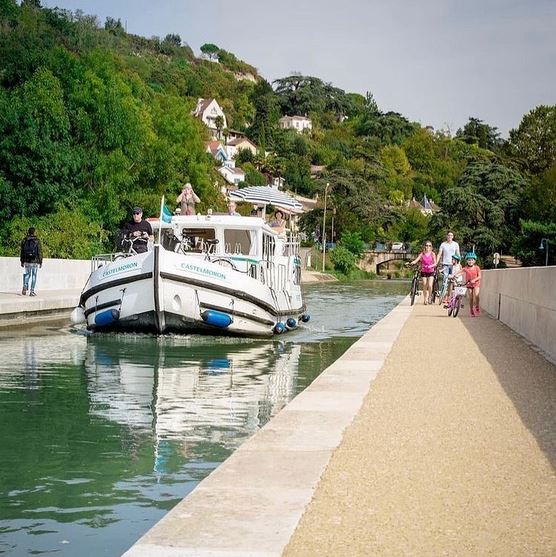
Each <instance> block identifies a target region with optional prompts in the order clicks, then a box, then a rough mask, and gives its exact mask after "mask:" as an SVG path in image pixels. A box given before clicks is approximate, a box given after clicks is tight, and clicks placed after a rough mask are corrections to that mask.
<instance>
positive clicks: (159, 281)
mask: <svg viewBox="0 0 556 557" xmlns="http://www.w3.org/2000/svg"><path fill="white" fill-rule="evenodd" d="M80 305H81V306H82V307H83V308H84V311H85V318H86V322H87V327H88V329H90V330H93V331H101V330H104V331H134V332H155V333H172V332H173V333H182V334H192V333H200V334H225V335H241V336H271V335H272V334H274V332H275V327H276V324H277V323H286V321H287V320H288V319H289V318H293V319H295V320H296V322H297V321H299V319H300V317H301V315H302V314H303V313H304V311H305V307H304V305H303V303H302V298H301V290H300V288H299V287H294V288H291V289H290V290H289V291H288V290H287V289H286V290H283V291H278V292H277V291H274V290H273V289H271V288H270V287H269V286H267V285H265V284H264V283H263V282H261V280H258V279H256V278H253V277H251V276H248V274H246V273H239V272H238V271H237V270H234V269H232V268H230V267H228V266H223V265H222V264H219V263H214V262H211V261H208V260H203V259H200V258H191V257H185V256H183V255H180V254H176V253H173V252H169V251H166V250H164V249H163V248H161V247H160V246H158V245H157V246H155V248H154V250H153V251H151V252H149V253H147V254H140V255H135V256H133V257H126V258H124V259H121V260H117V261H114V262H110V263H107V264H106V265H104V266H103V267H100V268H99V269H97V270H96V271H94V272H93V273H92V274H91V277H90V278H89V281H88V282H87V285H86V286H85V289H84V291H83V293H82V295H81V301H80ZM222 316H226V319H224V318H222ZM228 322H229V324H228V325H227V326H222V324H226V323H228Z"/></svg>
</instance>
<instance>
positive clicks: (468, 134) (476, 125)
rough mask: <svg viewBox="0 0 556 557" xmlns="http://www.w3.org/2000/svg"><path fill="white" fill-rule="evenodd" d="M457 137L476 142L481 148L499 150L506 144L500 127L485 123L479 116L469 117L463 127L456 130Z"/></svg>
mask: <svg viewBox="0 0 556 557" xmlns="http://www.w3.org/2000/svg"><path fill="white" fill-rule="evenodd" d="M456 137H457V138H458V139H461V140H462V141H465V143H469V144H475V145H478V146H479V147H481V149H489V150H490V151H494V152H499V151H500V150H501V149H502V147H503V146H504V140H503V139H501V138H500V133H499V132H498V128H495V127H492V126H489V125H488V124H485V123H484V122H483V121H482V120H480V119H479V118H469V121H468V122H467V124H465V126H463V129H459V130H458V131H457V132H456Z"/></svg>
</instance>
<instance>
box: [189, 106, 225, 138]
mask: <svg viewBox="0 0 556 557" xmlns="http://www.w3.org/2000/svg"><path fill="white" fill-rule="evenodd" d="M192 114H193V116H195V118H199V120H201V121H202V122H203V124H205V126H207V128H209V130H210V132H211V134H212V137H214V138H216V137H217V135H218V128H217V126H216V119H217V118H218V117H219V116H220V117H221V118H222V122H223V125H222V127H221V129H222V130H223V129H224V128H227V127H228V123H227V121H226V115H225V114H224V111H223V110H222V108H221V107H220V105H219V104H218V103H217V102H216V99H199V100H198V101H197V106H196V107H195V110H194V111H193V112H192Z"/></svg>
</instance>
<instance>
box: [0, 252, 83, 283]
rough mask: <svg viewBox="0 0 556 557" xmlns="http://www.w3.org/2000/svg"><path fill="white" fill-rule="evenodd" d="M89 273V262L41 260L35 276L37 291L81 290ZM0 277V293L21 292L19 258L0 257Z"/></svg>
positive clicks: (21, 279) (21, 277)
mask: <svg viewBox="0 0 556 557" xmlns="http://www.w3.org/2000/svg"><path fill="white" fill-rule="evenodd" d="M90 273H91V262H90V260H82V259H50V258H48V259H43V262H42V268H41V269H39V272H38V275H37V291H41V290H66V289H67V290H73V289H76V288H78V289H81V288H83V286H84V284H85V282H87V279H88V278H89V275H90ZM0 277H1V278H0V292H12V291H19V290H21V287H22V284H23V269H22V267H21V263H20V262H19V258H17V257H0Z"/></svg>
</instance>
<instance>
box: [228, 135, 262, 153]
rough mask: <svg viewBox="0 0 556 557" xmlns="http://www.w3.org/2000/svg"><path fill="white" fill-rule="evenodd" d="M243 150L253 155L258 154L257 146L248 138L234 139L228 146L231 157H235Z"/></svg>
mask: <svg viewBox="0 0 556 557" xmlns="http://www.w3.org/2000/svg"><path fill="white" fill-rule="evenodd" d="M242 149H247V150H248V151H251V153H253V155H256V154H257V146H256V145H255V144H254V143H253V142H252V141H249V140H248V139H247V138H246V137H242V138H238V139H232V140H231V141H228V143H227V144H226V150H227V151H228V154H229V155H230V156H231V157H235V156H236V155H237V154H238V153H239V152H240V151H241V150H242Z"/></svg>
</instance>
